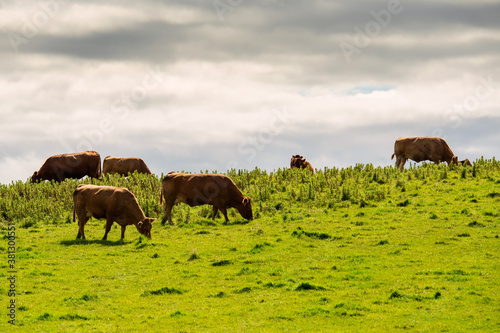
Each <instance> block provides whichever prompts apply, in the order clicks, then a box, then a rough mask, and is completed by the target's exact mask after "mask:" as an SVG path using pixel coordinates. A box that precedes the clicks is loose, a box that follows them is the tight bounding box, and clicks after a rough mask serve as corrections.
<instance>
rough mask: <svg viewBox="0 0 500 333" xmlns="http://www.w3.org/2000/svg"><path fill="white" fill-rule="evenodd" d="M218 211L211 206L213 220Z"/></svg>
mask: <svg viewBox="0 0 500 333" xmlns="http://www.w3.org/2000/svg"><path fill="white" fill-rule="evenodd" d="M218 211H219V208H217V207H215V206H213V210H212V220H214V221H215V217H216V216H217V212H218Z"/></svg>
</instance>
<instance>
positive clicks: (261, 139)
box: [0, 0, 500, 184]
mask: <svg viewBox="0 0 500 333" xmlns="http://www.w3.org/2000/svg"><path fill="white" fill-rule="evenodd" d="M499 14H500V2H499V1H491V0H474V1H472V0H429V1H410V0H401V1H397V0H388V1H372V0H370V1H340V0H339V1H327V0H323V1H321V0H307V1H306V0H302V1H299V0H253V1H251V0H197V1H196V0H193V1H186V0H169V1H153V0H146V1H139V2H138V1H106V2H104V1H88V0H85V1H57V0H41V1H16V0H0V17H1V20H0V28H1V29H0V34H1V38H0V59H2V61H0V101H1V102H0V103H1V104H0V105H1V107H0V143H1V147H0V183H4V184H5V183H10V182H11V181H15V180H18V179H20V180H23V181H25V180H27V179H28V178H29V177H30V176H31V175H32V173H33V171H35V170H38V169H39V167H40V166H41V165H42V163H43V162H44V161H45V160H46V158H47V157H49V156H51V155H55V154H60V153H69V152H79V151H84V150H96V151H98V152H99V153H100V154H101V158H102V159H104V157H105V156H108V155H114V156H137V157H141V158H143V159H144V160H145V161H146V163H147V164H148V165H149V166H150V169H151V170H152V171H153V172H154V173H157V174H161V173H162V172H163V173H167V172H169V171H172V170H178V171H181V170H185V171H190V172H197V171H200V170H209V171H215V170H217V171H219V172H225V171H226V170H227V169H230V168H236V169H253V168H255V167H256V166H257V167H259V168H261V169H267V170H268V171H272V170H276V169H278V168H282V167H287V166H289V161H290V157H291V156H292V155H293V154H301V155H303V156H304V157H306V158H307V160H309V161H310V162H311V163H312V165H313V166H314V167H315V168H324V167H330V168H331V167H345V166H349V165H354V164H356V163H365V164H366V163H373V164H374V165H376V166H378V165H380V166H386V165H392V164H393V163H394V161H391V160H390V157H391V155H392V153H393V152H394V141H395V140H396V139H397V138H398V137H400V136H425V135H427V136H440V137H443V138H445V139H446V140H447V141H448V144H449V145H450V147H451V148H452V150H453V151H454V153H455V154H456V155H458V157H459V159H464V158H469V159H470V160H475V159H476V158H480V157H481V156H484V157H485V158H492V157H496V158H497V159H498V158H499V155H500V130H499V129H500V20H499Z"/></svg>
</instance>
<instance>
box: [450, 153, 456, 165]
mask: <svg viewBox="0 0 500 333" xmlns="http://www.w3.org/2000/svg"><path fill="white" fill-rule="evenodd" d="M452 164H456V165H458V156H456V155H453V157H452V158H451V162H450V163H449V165H452Z"/></svg>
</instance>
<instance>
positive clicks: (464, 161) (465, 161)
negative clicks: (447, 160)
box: [458, 158, 472, 167]
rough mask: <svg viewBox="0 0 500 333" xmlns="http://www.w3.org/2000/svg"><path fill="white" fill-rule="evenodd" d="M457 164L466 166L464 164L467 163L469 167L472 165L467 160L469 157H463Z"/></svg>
mask: <svg viewBox="0 0 500 333" xmlns="http://www.w3.org/2000/svg"><path fill="white" fill-rule="evenodd" d="M458 164H460V165H463V166H466V165H467V166H470V167H471V166H472V163H471V162H470V161H469V159H468V158H466V159H465V160H463V161H458Z"/></svg>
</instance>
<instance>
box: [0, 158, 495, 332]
mask: <svg viewBox="0 0 500 333" xmlns="http://www.w3.org/2000/svg"><path fill="white" fill-rule="evenodd" d="M228 175H229V176H230V177H231V178H232V179H233V180H234V181H235V183H236V184H237V185H238V186H239V187H240V189H241V190H242V192H243V194H244V195H249V196H251V197H252V200H253V209H254V217H255V220H253V221H250V222H248V221H246V220H244V219H243V218H242V217H241V216H239V215H238V213H237V211H236V210H234V209H231V210H230V211H229V219H230V223H229V224H224V223H223V218H222V217H221V216H219V217H218V218H217V219H216V221H215V222H214V221H212V220H211V219H209V217H210V215H211V207H209V206H203V207H197V208H189V207H188V206H186V205H178V206H176V207H174V210H173V214H172V216H173V220H174V222H175V224H176V225H175V226H169V225H161V223H159V220H161V217H162V207H160V206H159V204H158V202H159V193H160V181H159V179H158V178H154V177H147V176H139V175H132V176H130V177H128V178H121V177H111V178H109V179H105V180H103V181H96V182H95V183H98V184H105V185H115V186H123V187H127V188H129V189H130V190H131V191H132V192H134V194H135V195H136V196H137V198H138V201H139V203H140V205H141V207H142V208H143V210H144V211H145V213H146V215H148V216H150V217H157V218H158V219H159V220H158V221H157V222H156V223H155V224H154V226H153V230H152V237H153V238H152V240H147V239H146V238H144V237H142V236H140V235H139V233H138V232H137V230H136V229H135V227H133V226H130V227H128V228H127V231H126V233H125V240H124V241H120V240H119V238H120V231H119V230H120V229H119V228H118V227H117V225H116V224H115V225H114V227H113V229H112V230H111V232H110V234H109V236H108V241H101V240H100V239H101V238H102V236H103V235H104V224H105V222H104V221H98V220H95V219H93V220H91V221H89V223H88V224H87V226H86V235H87V240H86V241H82V240H76V239H75V238H76V234H77V231H78V230H77V224H76V223H74V222H72V214H73V212H72V209H73V202H72V193H73V190H74V188H75V187H76V186H77V185H78V184H79V183H81V182H84V183H85V182H90V180H83V181H74V180H67V181H66V182H63V183H62V184H54V183H43V184H25V183H22V182H17V183H13V184H10V185H1V186H0V210H1V216H0V226H1V227H2V229H3V231H2V232H3V234H4V238H3V239H4V241H3V243H2V244H1V246H0V252H1V253H2V257H3V258H4V260H3V261H0V267H1V270H0V275H1V276H2V280H3V281H4V283H2V284H0V304H2V306H1V308H2V310H1V312H0V313H1V314H2V318H3V319H2V321H1V322H0V330H1V331H9V330H10V329H11V326H10V325H9V324H8V322H7V320H8V319H6V318H8V317H7V316H6V314H7V311H8V309H7V306H8V304H9V302H10V301H11V299H12V297H10V296H9V295H8V292H9V284H8V283H9V282H8V281H7V278H8V277H9V276H10V275H9V274H8V273H7V271H8V269H9V266H8V260H7V258H8V240H9V238H8V237H7V234H8V230H7V229H8V227H9V224H11V225H15V227H16V259H15V268H16V270H17V271H16V274H15V275H16V285H15V289H16V295H15V304H16V324H17V325H18V326H19V329H21V330H24V331H27V332H28V331H29V332H34V331H75V332H79V331H81V332H88V331H102V332H110V331H122V332H123V331H124V332H135V331H136V330H137V327H141V328H143V330H144V331H146V332H156V331H176V332H181V331H182V332H188V331H283V330H291V331H298V330H302V331H314V332H317V331H335V332H344V331H345V332H349V331H383V332H386V331H399V330H413V331H419V332H422V331H428V332H436V331H449V332H471V331H478V332H479V331H481V332H483V331H499V330H500V319H499V318H500V313H499V309H500V300H499V290H500V287H499V284H500V278H499V248H500V247H499V234H500V233H499V230H498V221H499V220H500V163H499V162H498V161H496V160H494V159H493V160H487V161H486V160H478V161H476V163H474V167H473V168H470V167H458V166H457V167H452V168H447V167H446V166H445V165H439V166H435V165H431V164H424V165H422V166H419V167H416V168H411V169H409V170H406V171H404V172H400V171H399V170H396V169H395V168H393V167H386V168H374V167H373V166H371V165H356V166H354V167H350V168H345V169H325V170H322V171H319V172H317V173H316V174H315V175H310V174H309V172H307V171H303V170H278V171H275V172H266V171H262V170H258V169H256V170H253V171H231V172H229V173H228Z"/></svg>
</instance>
